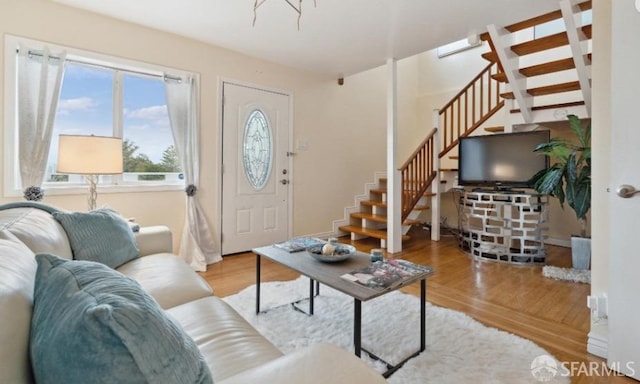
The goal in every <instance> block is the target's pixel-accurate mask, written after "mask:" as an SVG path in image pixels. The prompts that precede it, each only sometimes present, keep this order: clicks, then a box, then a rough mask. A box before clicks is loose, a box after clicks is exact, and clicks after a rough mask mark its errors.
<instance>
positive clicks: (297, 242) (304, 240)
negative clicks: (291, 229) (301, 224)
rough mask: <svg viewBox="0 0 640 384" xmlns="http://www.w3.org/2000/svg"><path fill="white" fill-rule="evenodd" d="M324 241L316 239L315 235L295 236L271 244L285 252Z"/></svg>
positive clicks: (306, 247)
mask: <svg viewBox="0 0 640 384" xmlns="http://www.w3.org/2000/svg"><path fill="white" fill-rule="evenodd" d="M326 243H327V242H326V241H324V240H322V239H318V238H317V237H296V238H293V239H289V240H286V241H283V242H281V243H275V244H273V246H274V247H277V248H280V249H284V250H285V251H287V252H302V251H306V250H307V249H309V248H313V247H317V246H319V245H324V244H326Z"/></svg>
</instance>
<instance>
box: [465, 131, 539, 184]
mask: <svg viewBox="0 0 640 384" xmlns="http://www.w3.org/2000/svg"><path fill="white" fill-rule="evenodd" d="M549 138H550V134H549V131H527V132H518V133H504V134H492V135H483V136H469V137H463V138H461V139H460V144H459V145H460V147H459V165H458V184H460V185H462V186H482V187H493V189H509V188H514V187H515V188H518V187H519V188H531V187H532V185H530V183H529V180H530V179H531V177H532V176H533V175H535V174H536V173H537V172H538V171H540V170H542V169H545V168H548V167H549V159H548V157H547V156H544V155H542V154H539V153H535V152H533V150H534V148H535V147H536V146H537V145H538V144H540V143H547V142H549Z"/></svg>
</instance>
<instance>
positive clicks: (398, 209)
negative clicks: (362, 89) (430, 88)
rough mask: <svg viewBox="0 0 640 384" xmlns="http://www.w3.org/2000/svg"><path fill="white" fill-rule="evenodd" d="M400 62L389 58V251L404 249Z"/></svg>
mask: <svg viewBox="0 0 640 384" xmlns="http://www.w3.org/2000/svg"><path fill="white" fill-rule="evenodd" d="M397 73H398V63H397V60H396V59H387V76H388V77H387V252H390V253H396V252H400V251H402V227H401V224H402V223H401V216H402V205H401V201H402V188H401V185H400V171H398V164H397V161H396V158H397V141H398V132H397V120H398V118H397V114H398V96H397V93H398V92H397V88H398V76H397Z"/></svg>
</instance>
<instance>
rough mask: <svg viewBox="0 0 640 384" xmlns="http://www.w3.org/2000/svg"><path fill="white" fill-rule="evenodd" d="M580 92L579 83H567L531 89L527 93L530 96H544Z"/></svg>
mask: <svg viewBox="0 0 640 384" xmlns="http://www.w3.org/2000/svg"><path fill="white" fill-rule="evenodd" d="M578 90H580V82H578V81H570V82H568V83H560V84H553V85H545V86H543V87H537V88H531V89H529V90H527V92H528V93H529V94H530V95H531V96H545V95H552V94H554V93H562V92H571V91H578Z"/></svg>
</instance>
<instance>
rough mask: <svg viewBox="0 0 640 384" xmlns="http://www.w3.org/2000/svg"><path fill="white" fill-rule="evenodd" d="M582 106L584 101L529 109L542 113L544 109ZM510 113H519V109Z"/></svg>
mask: <svg viewBox="0 0 640 384" xmlns="http://www.w3.org/2000/svg"><path fill="white" fill-rule="evenodd" d="M581 105H584V101H572V102H569V103H559V104H549V105H538V106H536V107H533V108H531V110H532V111H542V110H545V109H559V108H568V107H579V106H581ZM509 112H511V113H520V108H514V109H512V110H510V111H509Z"/></svg>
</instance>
